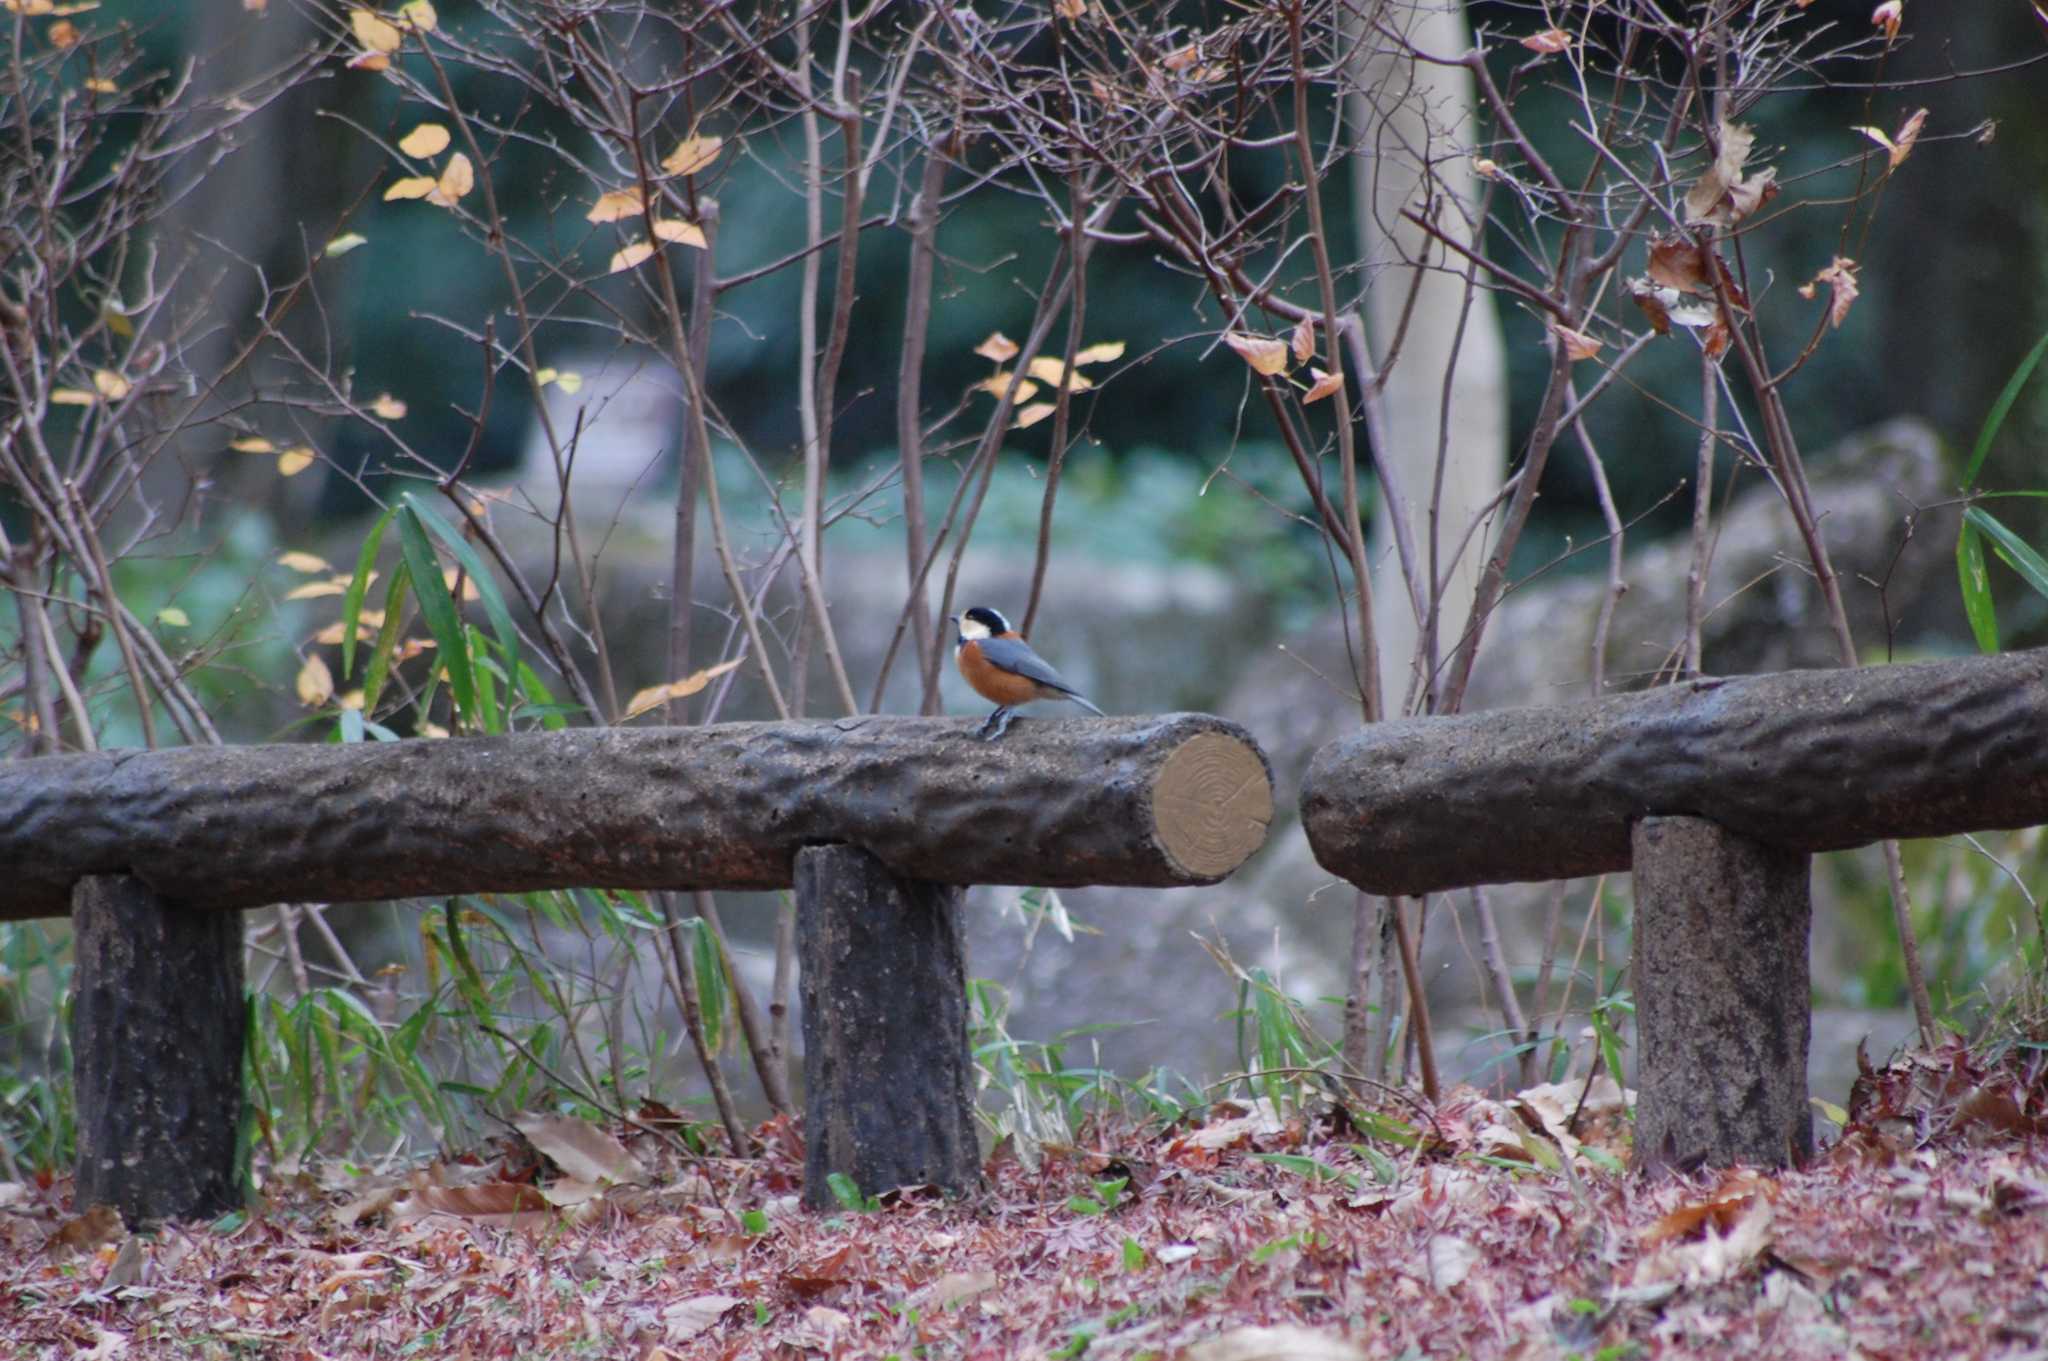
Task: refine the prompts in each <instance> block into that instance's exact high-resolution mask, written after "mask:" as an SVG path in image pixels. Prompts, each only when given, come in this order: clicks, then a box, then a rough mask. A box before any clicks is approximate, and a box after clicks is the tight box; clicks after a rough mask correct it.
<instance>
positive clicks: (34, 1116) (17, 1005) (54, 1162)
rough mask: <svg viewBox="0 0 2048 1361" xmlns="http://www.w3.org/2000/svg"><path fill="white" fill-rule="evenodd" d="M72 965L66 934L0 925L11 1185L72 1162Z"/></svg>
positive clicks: (2, 1098) (2, 1161)
mask: <svg viewBox="0 0 2048 1361" xmlns="http://www.w3.org/2000/svg"><path fill="white" fill-rule="evenodd" d="M71 967H72V964H71V954H70V933H69V932H68V931H66V930H63V929H62V928H53V927H51V926H50V925H49V924H48V923H45V922H0V1178H5V1179H6V1180H9V1181H19V1180H22V1179H23V1178H24V1177H25V1176H27V1175H28V1174H30V1173H32V1172H36V1171H56V1170H58V1169H61V1168H63V1167H65V1166H67V1165H68V1164H69V1163H70V1161H71V1154H72V1148H73V1146H74V1143H75V1140H76V1137H77V1124H76V1109H75V1106H74V1091H73V1088H72V1084H71V1025H70V1013H69V1007H68V1001H69V998H70V990H71ZM60 999H62V1000H63V1002H64V1003H65V1004H64V1005H60V1004H59V1002H60Z"/></svg>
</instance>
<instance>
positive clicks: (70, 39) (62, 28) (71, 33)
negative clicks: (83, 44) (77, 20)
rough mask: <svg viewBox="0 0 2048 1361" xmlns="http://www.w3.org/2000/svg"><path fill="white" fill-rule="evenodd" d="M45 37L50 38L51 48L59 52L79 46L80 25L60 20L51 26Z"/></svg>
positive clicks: (67, 20)
mask: <svg viewBox="0 0 2048 1361" xmlns="http://www.w3.org/2000/svg"><path fill="white" fill-rule="evenodd" d="M45 36H47V37H48V38H49V40H50V46H52V47H54V48H56V49H58V50H59V51H62V50H63V49H64V48H67V47H76V46H78V36H79V34H78V25H77V24H74V23H72V22H71V21H70V20H69V19H59V20H58V21H57V22H56V23H54V24H51V25H50V28H49V32H48V33H47V34H46V35H45Z"/></svg>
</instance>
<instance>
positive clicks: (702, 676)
mask: <svg viewBox="0 0 2048 1361" xmlns="http://www.w3.org/2000/svg"><path fill="white" fill-rule="evenodd" d="M740 660H741V659H740V658H738V657H734V658H733V659H732V660H731V661H726V662H720V663H719V664H718V665H716V666H707V667H705V668H704V669H703V670H702V671H698V672H694V673H693V674H691V675H688V676H685V677H684V678H683V679H681V680H676V681H669V682H668V683H667V684H664V685H650V686H648V687H647V688H646V689H644V690H641V691H639V692H637V693H636V694H634V696H633V698H632V699H631V700H629V701H628V702H627V704H626V713H625V717H627V718H638V717H639V716H640V715H641V714H644V713H646V712H647V711H648V710H649V709H652V708H654V707H655V706H657V705H660V704H666V703H667V702H668V701H669V700H672V699H685V698H688V697H689V696H691V695H694V694H696V693H697V692H698V691H699V690H702V689H703V688H704V687H705V686H707V685H709V684H711V682H713V681H715V680H717V679H718V678H719V677H720V676H723V675H724V674H725V673H726V672H728V671H730V670H732V669H733V668H734V667H736V666H738V665H739V664H740ZM586 1128H587V1126H586ZM520 1132H521V1133H522V1134H524V1133H526V1127H525V1126H524V1125H521V1126H520ZM526 1137H527V1138H528V1139H532V1138H533V1136H532V1135H531V1134H527V1136H526ZM535 1147H539V1142H538V1141H537V1140H536V1141H535ZM541 1152H543V1153H546V1154H547V1155H548V1156H549V1157H551V1158H552V1157H554V1153H553V1152H552V1150H549V1149H545V1148H542V1149H541ZM562 1170H563V1171H565V1172H566V1171H568V1170H569V1169H568V1168H566V1167H564V1168H563V1169H562ZM615 1180H618V1181H627V1180H633V1178H626V1177H618V1178H615Z"/></svg>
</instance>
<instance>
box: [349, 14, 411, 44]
mask: <svg viewBox="0 0 2048 1361" xmlns="http://www.w3.org/2000/svg"><path fill="white" fill-rule="evenodd" d="M348 24H349V28H350V29H351V30H353V31H354V33H355V35H356V41H357V42H359V43H361V44H362V45H363V46H364V47H366V48H368V49H369V50H370V51H372V52H375V53H380V54H388V53H392V52H396V51H397V50H398V46H399V44H400V43H402V42H404V41H405V35H404V34H402V33H400V32H399V31H398V25H396V24H394V23H392V22H391V21H390V20H388V19H385V18H382V17H380V16H379V15H378V14H376V13H375V12H374V11H371V10H367V9H358V10H351V11H350V12H349V16H348Z"/></svg>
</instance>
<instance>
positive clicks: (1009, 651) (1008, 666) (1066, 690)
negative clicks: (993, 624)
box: [981, 638, 1080, 696]
mask: <svg viewBox="0 0 2048 1361" xmlns="http://www.w3.org/2000/svg"><path fill="white" fill-rule="evenodd" d="M981 655H982V656H983V657H985V658H987V659H988V661H989V662H990V663H991V664H992V665H994V666H996V667H999V668H1000V669H1002V670H1004V671H1013V672H1015V673H1016V674H1017V675H1020V676H1024V677H1027V678H1029V679H1031V680H1035V681H1037V682H1038V683H1039V684H1040V685H1043V686H1046V687H1047V688H1049V689H1053V690H1057V691H1059V692H1060V693H1061V694H1063V695H1075V696H1078V695H1079V694H1080V692H1079V691H1078V690H1076V689H1074V687H1073V686H1071V685H1069V684H1067V682H1066V680H1065V678H1064V677H1062V676H1061V675H1060V673H1059V672H1057V671H1055V670H1053V669H1052V663H1051V662H1049V661H1047V660H1046V659H1045V658H1043V657H1041V656H1039V655H1038V654H1037V653H1036V652H1033V651H1032V650H1031V644H1029V643H1027V642H1025V641H1024V640H1023V639H1021V638H984V639H982V640H981Z"/></svg>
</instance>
